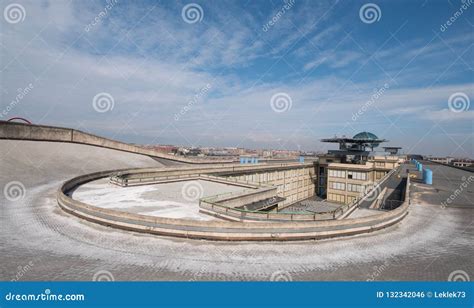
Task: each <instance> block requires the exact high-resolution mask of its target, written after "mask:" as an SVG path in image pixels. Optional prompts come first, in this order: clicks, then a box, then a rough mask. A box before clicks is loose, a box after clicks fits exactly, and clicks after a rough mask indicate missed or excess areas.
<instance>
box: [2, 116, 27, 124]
mask: <svg viewBox="0 0 474 308" xmlns="http://www.w3.org/2000/svg"><path fill="white" fill-rule="evenodd" d="M14 120H21V121H23V122H25V123H27V124H33V123H31V122H30V121H28V120H27V119H25V118H21V117H13V118H10V119H8V120H7V122H12V121H14Z"/></svg>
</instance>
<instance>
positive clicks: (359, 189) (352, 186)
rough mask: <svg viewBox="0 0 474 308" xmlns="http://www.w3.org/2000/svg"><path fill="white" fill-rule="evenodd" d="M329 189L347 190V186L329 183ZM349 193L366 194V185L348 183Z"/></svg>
mask: <svg viewBox="0 0 474 308" xmlns="http://www.w3.org/2000/svg"><path fill="white" fill-rule="evenodd" d="M329 188H332V189H336V190H346V184H345V183H341V182H329ZM347 191H352V192H359V193H361V192H364V185H358V184H352V183H347Z"/></svg>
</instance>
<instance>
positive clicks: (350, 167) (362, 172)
mask: <svg viewBox="0 0 474 308" xmlns="http://www.w3.org/2000/svg"><path fill="white" fill-rule="evenodd" d="M323 141H324V142H337V143H339V145H340V147H339V150H330V151H329V152H328V154H325V155H320V156H319V157H318V161H317V162H315V163H314V164H315V173H316V181H317V182H316V183H315V184H316V185H315V187H316V194H317V195H318V196H320V197H322V198H326V199H327V200H328V201H331V202H336V203H343V204H349V203H351V202H353V201H354V200H355V199H356V198H357V197H359V196H360V195H363V194H364V193H365V192H366V190H367V189H369V188H371V187H373V185H374V184H375V183H376V182H378V181H380V180H381V179H382V178H383V177H384V176H385V175H386V174H387V173H388V172H390V170H392V169H394V168H396V167H398V166H399V165H400V162H401V161H403V160H404V159H403V157H401V156H395V155H390V154H388V155H371V154H370V152H368V151H366V148H367V147H369V148H372V149H373V148H374V147H377V146H378V145H379V144H380V143H381V142H385V141H387V140H384V139H379V138H377V136H375V135H374V134H371V133H367V132H363V133H359V134H357V135H355V136H354V137H353V138H347V137H343V138H331V139H323ZM397 149H399V148H397Z"/></svg>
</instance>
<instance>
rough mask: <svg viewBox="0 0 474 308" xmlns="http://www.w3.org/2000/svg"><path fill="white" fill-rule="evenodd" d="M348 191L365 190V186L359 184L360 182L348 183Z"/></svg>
mask: <svg viewBox="0 0 474 308" xmlns="http://www.w3.org/2000/svg"><path fill="white" fill-rule="evenodd" d="M347 191H353V192H359V193H360V192H363V191H364V186H363V185H358V184H350V183H348V184H347Z"/></svg>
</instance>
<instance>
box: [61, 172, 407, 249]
mask: <svg viewBox="0 0 474 308" xmlns="http://www.w3.org/2000/svg"><path fill="white" fill-rule="evenodd" d="M127 171H131V169H129V170H111V171H103V172H95V173H91V174H86V175H82V176H78V177H75V178H73V179H71V180H68V181H66V182H65V183H63V185H62V186H61V187H60V188H59V190H58V193H57V200H58V204H59V206H60V207H61V208H62V209H63V210H64V211H66V212H68V213H70V214H73V215H75V216H77V217H80V218H83V219H86V220H88V221H92V222H95V223H99V224H102V225H106V226H110V227H114V228H119V229H124V230H130V231H137V232H144V233H150V234H158V235H166V236H173V237H184V238H193V239H208V240H222V241H290V240H308V239H325V238H333V237H341V236H349V235H356V234H363V233H370V232H373V231H376V230H380V229H383V228H386V227H389V226H392V225H394V224H396V223H398V222H399V221H401V220H402V219H403V218H404V217H405V216H406V215H407V214H408V210H409V199H408V196H409V179H408V180H407V189H406V192H405V202H404V203H403V204H402V205H401V206H400V207H398V208H397V209H395V210H393V211H390V212H385V213H382V214H380V215H373V216H369V217H362V218H354V219H345V220H330V221H311V222H231V221H198V220H189V219H175V218H164V217H154V216H147V215H140V214H133V213H126V212H122V211H117V210H110V209H104V208H99V207H95V206H92V205H89V204H86V203H83V202H80V201H77V200H74V199H72V198H71V197H70V196H69V195H68V194H69V193H70V192H71V191H72V190H73V189H75V188H76V187H78V186H80V185H82V184H85V183H87V182H90V181H93V180H97V179H101V178H105V177H109V176H111V175H112V174H116V173H117V172H127Z"/></svg>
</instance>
